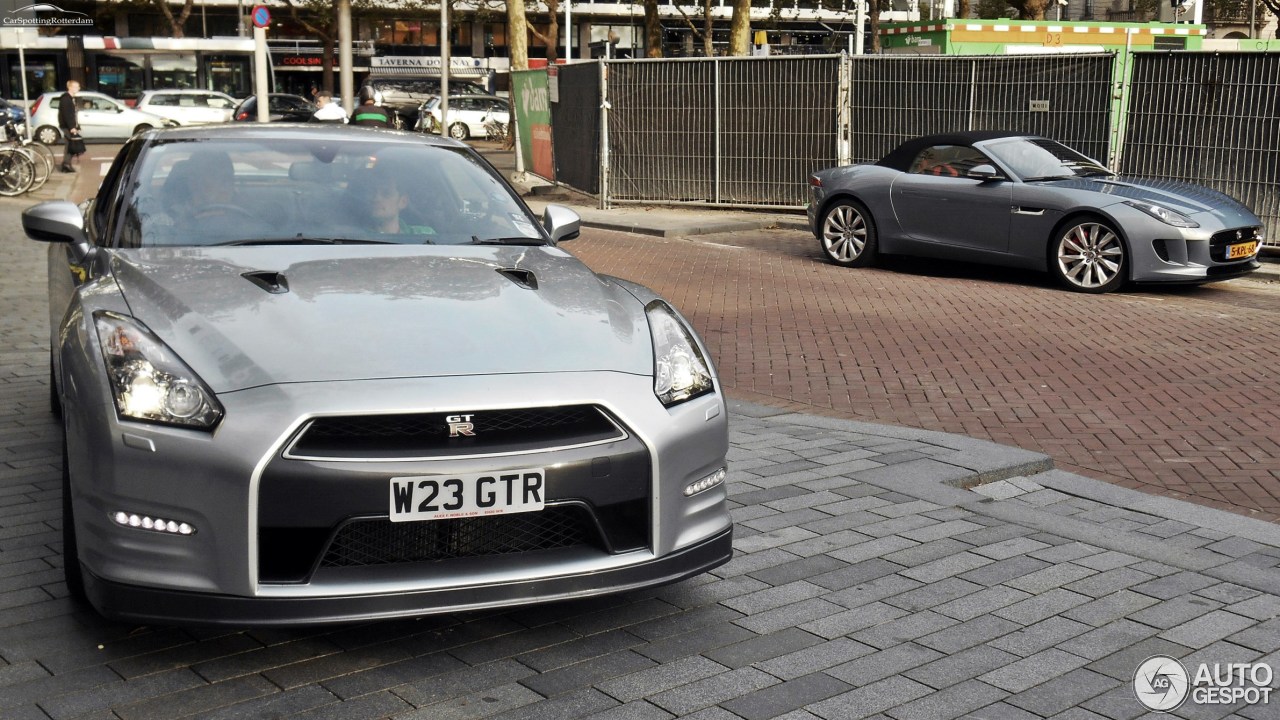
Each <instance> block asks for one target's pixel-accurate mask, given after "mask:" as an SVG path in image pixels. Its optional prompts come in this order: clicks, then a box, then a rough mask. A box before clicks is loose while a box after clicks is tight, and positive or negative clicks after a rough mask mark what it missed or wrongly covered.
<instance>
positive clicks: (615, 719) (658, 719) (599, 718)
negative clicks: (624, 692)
mask: <svg viewBox="0 0 1280 720" xmlns="http://www.w3.org/2000/svg"><path fill="white" fill-rule="evenodd" d="M587 717H589V718H591V720H667V719H668V718H673V717H675V716H674V715H672V714H671V713H669V712H667V711H666V710H663V709H662V708H660V707H658V706H657V705H653V704H651V703H649V702H648V701H646V700H635V701H633V702H629V703H625V704H623V705H618V706H615V707H612V708H610V709H608V710H605V711H603V712H598V713H596V714H594V715H588V716H587Z"/></svg>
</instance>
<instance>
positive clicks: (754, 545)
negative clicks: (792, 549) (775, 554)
mask: <svg viewBox="0 0 1280 720" xmlns="http://www.w3.org/2000/svg"><path fill="white" fill-rule="evenodd" d="M817 535H818V533H816V532H813V531H812V530H805V529H804V528H798V527H783V528H779V529H777V530H771V531H768V532H760V533H758V534H756V535H750V536H746V537H738V536H737V534H736V533H735V535H734V538H733V549H734V550H737V551H739V552H744V553H755V552H760V551H761V550H768V549H769V548H774V547H779V546H782V545H789V544H791V543H794V542H799V541H801V540H808V539H810V538H814V537H817Z"/></svg>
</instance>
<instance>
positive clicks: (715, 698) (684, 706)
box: [647, 667, 779, 716]
mask: <svg viewBox="0 0 1280 720" xmlns="http://www.w3.org/2000/svg"><path fill="white" fill-rule="evenodd" d="M778 682H779V680H778V679H777V678H775V677H773V676H772V675H770V674H768V673H766V672H761V671H760V670H757V669H755V668H751V667H744V668H740V669H738V670H731V671H729V672H726V673H721V674H719V675H714V676H712V677H709V678H706V679H703V680H698V681H696V682H691V683H689V684H688V685H682V686H680V687H677V688H673V689H671V690H667V691H664V692H660V693H658V694H656V695H650V696H649V697H648V698H647V699H648V700H649V702H651V703H653V704H654V705H657V706H658V707H660V708H662V709H663V710H666V711H667V712H670V713H674V714H675V715H677V716H686V715H689V714H690V713H692V712H695V711H697V710H701V709H703V708H707V707H711V706H712V705H716V704H719V703H723V702H725V701H728V700H732V699H733V698H737V697H741V696H743V695H748V694H750V693H752V692H755V691H756V690H760V689H762V688H766V687H769V686H770V685H776V684H777V683H778Z"/></svg>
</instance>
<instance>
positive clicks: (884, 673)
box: [827, 643, 942, 712]
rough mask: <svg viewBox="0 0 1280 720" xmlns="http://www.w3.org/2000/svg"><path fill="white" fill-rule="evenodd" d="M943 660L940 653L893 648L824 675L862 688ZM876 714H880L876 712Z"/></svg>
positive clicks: (913, 647) (916, 647) (908, 645)
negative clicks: (937, 660) (939, 659)
mask: <svg viewBox="0 0 1280 720" xmlns="http://www.w3.org/2000/svg"><path fill="white" fill-rule="evenodd" d="M940 657H942V653H939V652H937V651H934V650H930V649H929V648H926V647H923V646H921V645H916V644H915V643H903V644H901V645H895V646H894V647H891V648H888V649H887V650H880V651H879V652H874V653H871V654H870V655H864V656H862V657H860V658H858V659H856V660H850V661H849V662H847V663H843V664H840V665H837V666H835V667H833V668H831V669H830V670H827V674H828V675H830V676H832V677H835V678H839V679H841V680H843V681H845V682H847V683H849V684H850V685H854V686H856V687H862V686H863V685H869V684H871V683H874V682H877V681H879V680H883V679H885V678H891V677H894V676H896V675H901V674H902V673H905V672H906V671H908V670H910V669H912V668H917V667H920V666H921V665H925V664H927V663H930V662H933V661H934V660H936V659H938V658H940ZM875 712H879V710H877V711H875Z"/></svg>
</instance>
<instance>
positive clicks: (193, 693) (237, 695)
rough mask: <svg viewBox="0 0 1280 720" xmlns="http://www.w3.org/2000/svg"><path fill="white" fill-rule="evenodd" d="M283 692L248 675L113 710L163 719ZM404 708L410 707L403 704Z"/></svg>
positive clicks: (125, 718) (135, 719)
mask: <svg viewBox="0 0 1280 720" xmlns="http://www.w3.org/2000/svg"><path fill="white" fill-rule="evenodd" d="M277 692H280V688H278V687H276V686H274V685H272V684H271V683H270V682H268V681H267V680H266V679H264V678H263V677H261V676H259V675H247V676H245V677H240V678H233V679H231V680H227V681H225V682H220V683H214V684H212V685H204V684H202V685H197V686H195V687H192V688H189V689H187V690H182V691H179V692H174V693H168V694H165V695H161V696H158V697H151V698H147V699H146V700H140V701H138V702H135V703H131V704H128V705H122V706H118V707H114V708H112V710H113V711H114V712H115V714H116V715H118V716H120V718H121V720H153V719H155V720H160V719H161V718H174V717H183V716H185V715H197V714H199V713H202V712H207V711H210V710H216V709H217V708H221V707H224V706H227V705H232V704H235V703H238V702H243V701H245V700H250V699H252V698H256V697H262V696H264V695H271V694H274V693H277ZM400 706H401V709H404V710H408V709H410V706H409V705H407V704H405V703H403V702H401V704H400Z"/></svg>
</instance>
